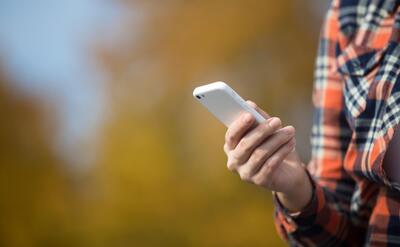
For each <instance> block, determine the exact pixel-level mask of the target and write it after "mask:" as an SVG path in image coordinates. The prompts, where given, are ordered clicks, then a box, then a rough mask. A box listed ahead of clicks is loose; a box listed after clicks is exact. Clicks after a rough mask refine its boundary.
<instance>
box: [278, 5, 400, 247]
mask: <svg viewBox="0 0 400 247" xmlns="http://www.w3.org/2000/svg"><path fill="white" fill-rule="evenodd" d="M399 41H400V8H398V2H397V1H396V0H333V2H332V4H331V8H330V9H329V11H328V13H327V16H326V19H325V23H324V26H323V29H322V31H321V37H320V43H319V51H318V57H317V60H316V71H315V83H314V90H313V103H314V106H315V113H314V120H313V128H312V136H311V144H312V159H311V161H310V164H309V165H308V166H307V169H308V171H309V174H310V175H311V178H312V183H313V187H314V189H313V195H312V199H311V202H310V204H309V205H308V206H306V208H305V209H304V210H302V211H301V212H299V213H297V214H289V212H287V211H286V210H285V209H284V207H283V206H282V205H280V203H279V201H277V198H276V197H275V199H276V217H275V219H276V220H275V221H276V227H277V230H278V232H279V233H280V235H281V236H282V237H283V238H284V239H286V240H287V241H289V243H290V244H291V245H296V246H297V245H304V246H363V245H366V246H394V245H396V246H400V185H399V184H396V183H394V182H391V181H390V179H389V178H388V176H387V175H386V174H385V171H384V169H383V165H382V164H383V162H382V161H383V158H384V155H385V152H386V150H387V148H388V144H389V143H390V141H391V138H392V137H393V134H394V129H395V127H396V125H397V124H398V123H399V122H400V76H399V73H400V45H399ZM399 148H400V147H399ZM399 151H400V150H399ZM399 165H400V164H399ZM399 167H400V166H399ZM399 172H400V171H399Z"/></svg>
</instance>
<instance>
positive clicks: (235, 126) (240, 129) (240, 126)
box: [225, 112, 255, 150]
mask: <svg viewBox="0 0 400 247" xmlns="http://www.w3.org/2000/svg"><path fill="white" fill-rule="evenodd" d="M254 121H255V119H254V117H253V116H252V115H251V114H250V113H247V112H246V113H243V114H242V115H240V117H238V119H236V120H235V121H234V122H233V123H232V124H231V125H230V126H229V128H228V130H227V131H226V134H225V143H226V146H227V148H228V149H230V150H233V149H234V148H235V147H236V145H237V144H238V143H239V141H240V139H241V138H242V136H243V135H244V134H245V133H246V131H247V130H249V128H250V127H252V126H253V123H254Z"/></svg>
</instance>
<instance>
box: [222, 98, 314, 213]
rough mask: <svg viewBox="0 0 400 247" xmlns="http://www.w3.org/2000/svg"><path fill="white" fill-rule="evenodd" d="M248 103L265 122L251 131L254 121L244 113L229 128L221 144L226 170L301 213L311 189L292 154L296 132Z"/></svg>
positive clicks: (253, 104)
mask: <svg viewBox="0 0 400 247" xmlns="http://www.w3.org/2000/svg"><path fill="white" fill-rule="evenodd" d="M247 103H248V104H249V105H250V106H251V107H253V108H254V109H255V110H256V111H258V112H259V113H260V114H262V115H263V116H264V117H265V118H266V119H267V120H266V121H265V122H263V123H261V124H259V125H257V126H256V127H253V124H254V122H255V119H254V117H253V116H252V115H251V114H249V113H243V114H242V115H240V116H239V117H238V118H237V119H236V121H235V122H233V123H232V124H231V125H230V126H229V128H228V130H227V132H226V135H225V144H224V151H225V153H226V155H227V157H228V160H227V166H228V169H229V170H230V171H232V172H236V173H237V174H239V176H240V178H241V179H242V180H243V181H246V182H250V183H253V184H255V185H257V186H260V187H263V188H265V189H267V190H270V191H274V192H276V195H277V196H278V198H279V201H280V202H281V203H282V204H283V206H284V207H286V208H287V209H288V210H289V211H291V212H298V211H301V210H302V209H303V208H304V207H305V206H306V205H307V204H308V203H309V201H310V200H311V196H312V185H311V182H310V179H309V177H308V176H307V174H306V172H305V169H304V164H303V163H302V162H301V160H300V159H299V156H298V154H297V152H296V151H295V147H296V138H295V134H296V133H295V132H296V131H295V128H294V127H293V126H285V127H282V122H281V120H280V119H279V118H277V117H270V116H268V114H267V113H266V112H264V111H263V110H262V109H260V108H259V107H257V105H256V104H255V103H254V102H251V101H247Z"/></svg>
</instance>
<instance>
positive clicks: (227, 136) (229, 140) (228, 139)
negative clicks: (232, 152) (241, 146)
mask: <svg viewBox="0 0 400 247" xmlns="http://www.w3.org/2000/svg"><path fill="white" fill-rule="evenodd" d="M225 142H226V143H229V144H230V143H232V142H233V136H232V135H231V132H230V131H227V132H226V134H225Z"/></svg>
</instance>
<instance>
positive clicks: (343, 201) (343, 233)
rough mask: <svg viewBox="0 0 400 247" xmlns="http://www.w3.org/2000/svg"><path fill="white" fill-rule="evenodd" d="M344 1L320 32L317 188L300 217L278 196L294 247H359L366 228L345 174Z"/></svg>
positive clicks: (281, 224) (313, 172)
mask: <svg viewBox="0 0 400 247" xmlns="http://www.w3.org/2000/svg"><path fill="white" fill-rule="evenodd" d="M338 4H339V1H333V2H332V5H331V8H330V10H329V11H328V13H327V16H326V20H325V23H324V26H323V28H322V31H321V37H320V43H319V51H318V56H317V61H316V70H315V71H316V72H315V81H314V89H313V104H314V119H313V127H312V136H311V146H312V158H311V161H310V163H309V165H308V166H307V170H308V171H307V172H308V174H309V175H310V180H311V181H312V185H313V195H312V199H311V202H310V203H309V205H308V206H307V207H306V208H304V209H303V210H302V211H301V212H299V213H298V214H297V215H293V214H290V213H288V212H287V211H286V210H285V209H284V207H282V205H280V203H279V201H278V200H277V197H275V204H276V213H275V222H276V228H277V231H278V233H279V234H280V236H281V237H282V238H283V239H285V240H287V241H289V243H290V244H291V245H294V246H303V245H304V246H348V245H350V246H358V245H360V244H361V243H362V239H357V238H356V237H355V236H357V235H358V236H362V235H363V234H352V237H351V238H350V237H349V232H350V231H351V232H352V233H356V232H358V231H363V228H359V227H356V226H355V225H354V224H352V221H351V219H350V218H351V217H350V202H351V198H352V195H353V192H354V187H355V181H354V180H353V179H352V178H351V177H350V176H349V174H348V173H346V171H345V170H344V167H343V161H344V156H345V153H346V150H347V147H348V145H349V142H350V140H351V135H352V131H351V129H350V127H349V125H348V123H347V121H346V117H345V112H344V102H343V91H342V86H343V79H342V78H341V76H340V74H339V73H338V71H337V65H336V62H335V61H336V56H335V49H336V45H337V43H338V35H339V23H338V22H339V21H338V13H337V12H338Z"/></svg>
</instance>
